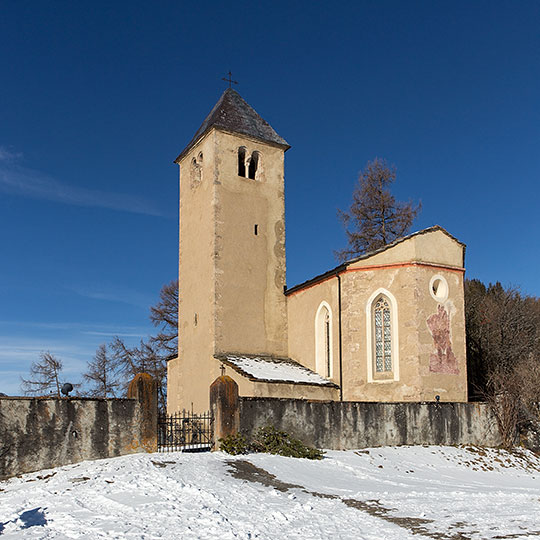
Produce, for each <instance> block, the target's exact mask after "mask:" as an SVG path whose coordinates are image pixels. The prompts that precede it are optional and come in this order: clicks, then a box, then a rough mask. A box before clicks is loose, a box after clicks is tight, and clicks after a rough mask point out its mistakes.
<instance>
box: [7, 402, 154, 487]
mask: <svg viewBox="0 0 540 540" xmlns="http://www.w3.org/2000/svg"><path fill="white" fill-rule="evenodd" d="M142 417H143V413H142V409H141V404H140V403H139V401H138V400H137V399H84V398H69V399H56V398H10V397H4V398H0V479H3V478H8V477H10V476H14V475H17V474H22V473H25V472H32V471H37V470H40V469H47V468H51V467H58V466H62V465H67V464H69V463H77V462H79V461H84V460H87V459H99V458H107V457H114V456H120V455H124V454H133V453H136V452H143V451H146V450H147V448H146V446H147V445H148V443H149V441H148V440H147V438H145V437H144V433H143V432H142V421H141V420H142Z"/></svg>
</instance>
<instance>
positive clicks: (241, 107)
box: [174, 88, 290, 163]
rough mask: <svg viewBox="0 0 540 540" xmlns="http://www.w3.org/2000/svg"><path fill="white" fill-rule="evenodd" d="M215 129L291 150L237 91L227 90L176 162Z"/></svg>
mask: <svg viewBox="0 0 540 540" xmlns="http://www.w3.org/2000/svg"><path fill="white" fill-rule="evenodd" d="M213 127H215V128H218V129H223V130H225V131H231V132H233V133H240V134H242V135H249V136H250V137H254V138H255V139H259V140H260V141H263V142H269V143H273V144H277V145H280V146H284V147H285V150H287V149H288V148H290V145H289V144H288V143H287V141H286V140H285V139H283V137H280V136H279V135H278V134H277V133H276V132H275V131H274V129H273V128H272V126H271V125H270V124H269V123H268V122H267V121H266V120H264V119H263V118H261V117H260V116H259V114H258V113H257V111H255V109H253V107H251V106H250V105H248V104H247V103H246V102H245V101H244V99H242V96H240V94H239V93H238V92H237V91H236V90H233V89H232V88H227V89H226V90H225V92H223V94H222V95H221V97H220V98H219V101H218V102H217V103H216V104H215V105H214V108H213V109H212V110H211V111H210V114H209V115H208V116H207V117H206V118H205V120H204V122H203V123H202V124H201V126H200V127H199V129H198V130H197V132H196V133H195V135H194V136H193V138H192V139H191V141H189V143H188V145H187V146H186V147H185V148H184V150H182V152H181V153H180V155H179V156H178V157H177V158H176V159H175V160H174V162H175V163H178V162H179V161H180V160H181V159H182V158H183V157H184V155H185V154H186V153H187V152H189V150H190V149H191V148H192V147H193V146H194V145H195V143H196V142H197V141H198V140H199V139H200V138H201V137H202V136H203V135H205V134H206V133H207V132H208V131H209V130H210V129H211V128H213Z"/></svg>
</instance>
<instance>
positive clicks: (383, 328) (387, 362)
mask: <svg viewBox="0 0 540 540" xmlns="http://www.w3.org/2000/svg"><path fill="white" fill-rule="evenodd" d="M366 338H367V339H366V344H367V380H368V382H380V383H385V382H392V381H398V380H399V334H398V312H397V303H396V299H395V298H394V296H393V295H392V294H391V293H390V292H389V291H387V290H386V289H378V290H376V291H375V292H374V293H373V294H372V295H371V296H370V298H369V299H368V301H367V303H366Z"/></svg>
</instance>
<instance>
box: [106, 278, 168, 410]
mask: <svg viewBox="0 0 540 540" xmlns="http://www.w3.org/2000/svg"><path fill="white" fill-rule="evenodd" d="M150 320H151V321H152V324H153V325H154V326H155V327H156V328H158V333H157V335H154V336H150V337H149V338H148V339H146V340H141V341H140V342H139V344H138V345H136V346H133V347H129V346H128V345H127V344H126V343H125V342H124V340H122V339H121V338H120V337H118V336H117V337H115V338H114V339H113V341H112V342H111V343H110V345H109V346H110V350H111V352H112V355H111V356H112V359H113V363H114V366H115V369H117V370H118V374H119V375H120V377H121V379H122V387H123V388H124V389H126V388H127V386H128V385H129V382H130V381H131V380H132V379H133V377H134V376H135V375H137V373H143V372H144V373H148V374H149V375H151V376H152V377H154V378H155V379H156V381H157V383H158V401H159V407H160V409H161V410H165V407H166V401H167V360H168V359H170V358H171V357H174V356H176V354H177V351H178V280H173V281H171V282H170V283H167V284H166V285H164V286H163V287H162V288H161V291H160V293H159V301H158V303H157V304H156V305H154V306H152V307H151V308H150Z"/></svg>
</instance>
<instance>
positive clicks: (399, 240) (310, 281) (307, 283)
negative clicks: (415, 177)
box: [285, 225, 466, 294]
mask: <svg viewBox="0 0 540 540" xmlns="http://www.w3.org/2000/svg"><path fill="white" fill-rule="evenodd" d="M435 231H441V232H442V233H444V234H445V235H446V236H448V237H449V238H451V239H452V240H454V242H457V243H458V244H459V245H460V246H462V247H463V249H465V248H466V245H465V244H464V243H463V242H460V241H459V240H458V239H457V238H456V237H455V236H452V235H451V234H450V233H449V232H448V231H447V230H446V229H444V228H443V227H441V226H440V225H433V226H432V227H428V228H427V229H422V230H421V231H416V232H413V233H411V234H409V235H407V236H402V237H401V238H397V239H396V240H394V241H393V242H390V244H386V245H385V246H382V247H380V248H378V249H374V250H373V251H368V252H366V253H362V255H358V256H357V257H353V258H352V259H349V260H347V261H345V262H343V263H341V264H340V265H339V266H336V267H335V268H332V270H328V272H324V274H319V275H318V276H315V277H314V278H311V279H308V280H307V281H304V282H302V283H299V284H298V285H295V286H294V287H291V288H290V289H289V288H288V289H287V290H286V291H285V294H290V293H293V292H295V291H298V290H301V289H303V288H305V287H308V286H310V285H314V284H315V283H319V282H320V281H324V280H325V279H326V278H328V277H330V276H333V275H336V274H338V273H340V272H342V271H343V270H345V269H346V268H347V267H348V266H349V265H351V264H354V263H355V262H358V261H361V260H363V259H369V258H370V257H373V256H374V255H378V254H379V253H382V252H383V251H386V250H387V249H391V248H393V247H394V246H397V245H398V244H401V243H402V242H405V240H409V239H410V238H414V237H415V236H420V235H422V234H427V233H431V232H435ZM464 257H465V255H464Z"/></svg>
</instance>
